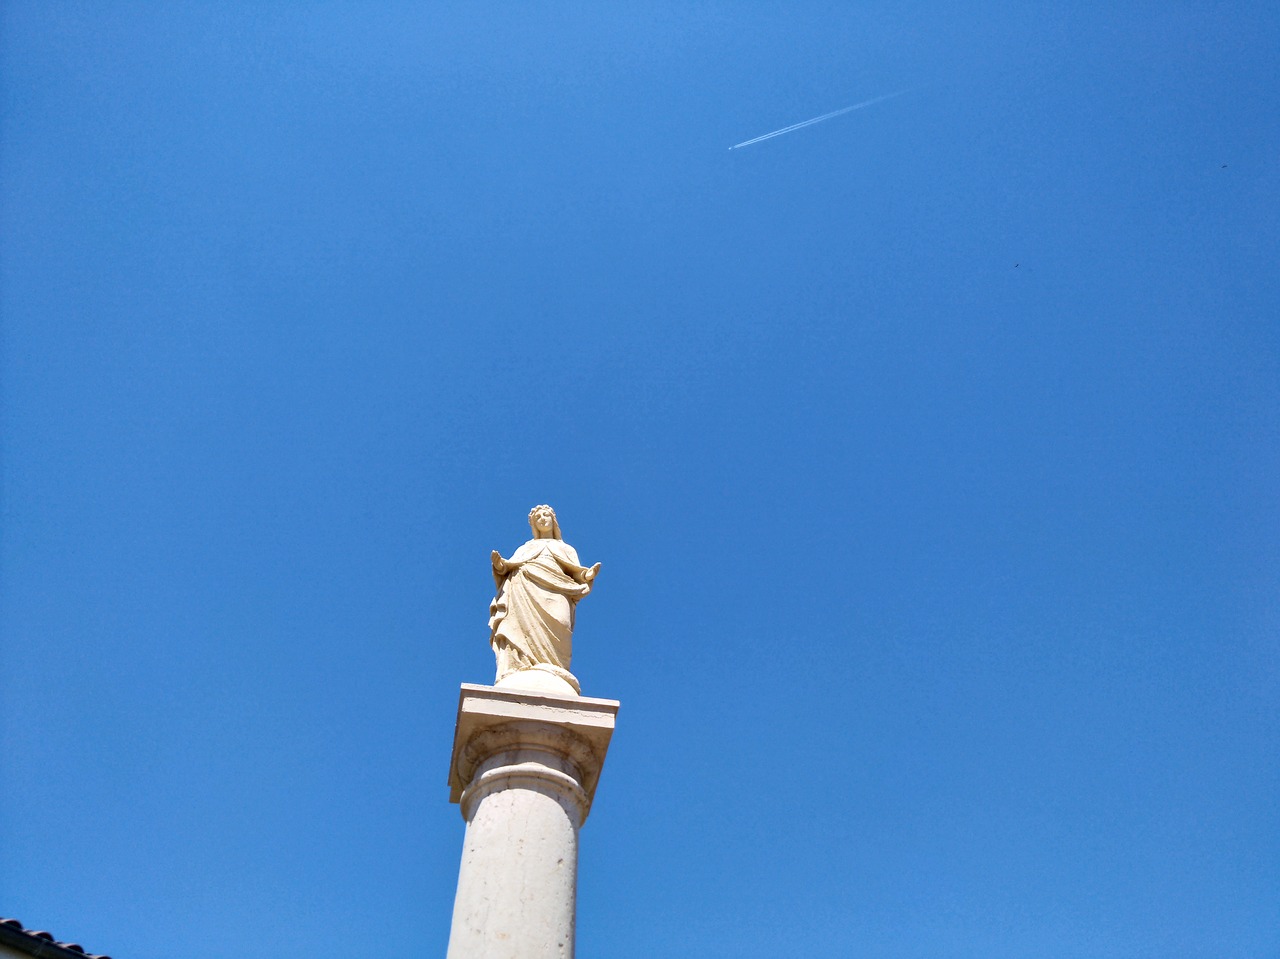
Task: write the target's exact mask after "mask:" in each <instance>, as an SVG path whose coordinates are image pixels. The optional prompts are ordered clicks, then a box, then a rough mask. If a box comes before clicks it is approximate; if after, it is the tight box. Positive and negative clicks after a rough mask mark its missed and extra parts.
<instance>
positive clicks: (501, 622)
mask: <svg viewBox="0 0 1280 959" xmlns="http://www.w3.org/2000/svg"><path fill="white" fill-rule="evenodd" d="M507 562H508V564H509V565H508V571H507V573H506V574H505V575H503V574H499V573H496V572H495V573H494V576H493V578H494V582H495V583H496V584H497V587H498V593H497V595H496V596H494V598H493V602H492V603H490V604H489V637H490V638H489V642H490V643H491V644H492V645H493V648H494V651H495V652H496V653H497V654H498V663H499V670H498V671H499V677H498V678H499V679H501V678H502V675H503V674H505V673H507V672H512V671H513V670H515V669H519V668H524V667H527V666H533V665H535V664H538V663H546V664H548V665H551V666H555V667H557V668H558V669H563V670H565V671H566V672H567V671H568V669H569V659H570V657H571V656H572V655H573V620H574V612H575V607H576V605H577V603H578V600H580V599H582V597H583V596H586V595H587V593H589V592H591V584H590V583H584V582H582V575H583V573H585V572H586V568H585V567H584V566H582V565H581V564H580V563H579V562H578V554H577V553H576V552H575V551H574V548H573V547H572V546H570V545H569V544H568V543H566V542H564V541H563V540H559V539H531V540H529V541H528V542H527V543H525V544H524V545H523V546H521V547H520V548H519V549H518V550H516V551H515V553H514V554H513V555H512V557H511V559H510V560H508V561H507ZM512 652H514V653H515V655H514V656H512V655H510V653H512ZM504 653H505V654H507V655H504Z"/></svg>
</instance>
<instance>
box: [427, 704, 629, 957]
mask: <svg viewBox="0 0 1280 959" xmlns="http://www.w3.org/2000/svg"><path fill="white" fill-rule="evenodd" d="M617 712H618V703H616V702H614V701H613V700H609V699H588V698H585V697H581V696H574V695H561V694H558V693H547V692H534V691H529V690H523V689H516V688H510V687H509V686H508V685H507V684H505V683H504V685H503V687H501V688H499V687H493V686H473V685H469V684H464V685H463V687H462V693H461V696H460V700H459V703H458V724H457V728H456V731H455V733H454V742H453V760H452V764H451V766H450V769H449V787H450V791H451V795H450V799H451V801H453V802H457V803H459V804H460V805H461V808H462V815H463V818H464V819H466V821H467V833H466V838H465V840H464V842H463V848H462V868H461V870H460V871H459V874H458V893H457V897H456V899H455V900H454V905H453V927H452V929H451V931H450V933H449V953H448V959H572V956H573V941H574V910H575V902H576V897H577V873H578V830H579V829H580V828H581V826H582V823H583V822H584V821H585V820H586V818H587V813H588V812H589V811H590V809H591V800H592V798H593V797H594V796H595V789H596V782H597V781H598V780H599V778H600V768H601V766H602V765H603V763H604V756H605V751H606V750H607V749H608V747H609V738H610V736H611V735H612V734H613V725H614V717H615V716H616V714H617Z"/></svg>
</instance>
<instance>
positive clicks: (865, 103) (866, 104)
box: [729, 87, 915, 150]
mask: <svg viewBox="0 0 1280 959" xmlns="http://www.w3.org/2000/svg"><path fill="white" fill-rule="evenodd" d="M913 89H915V88H914V87H908V88H907V89H905V90H898V91H896V92H894V93H886V94H885V95H884V96H882V97H872V98H871V99H870V100H863V101H862V102H861V103H855V104H854V105H853V106H851V107H844V108H842V109H840V110H832V111H831V112H830V113H824V114H823V115H822V116H820V117H814V118H813V119H812V120H801V121H800V122H799V123H793V124H791V126H789V127H783V128H782V129H781V130H774V131H773V132H772V133H766V134H765V135H764V136H759V137H754V138H753V139H750V140H743V141H742V142H741V143H735V144H734V145H733V146H731V147H729V149H730V150H737V149H738V148H739V147H749V146H751V144H753V143H759V142H760V141H761V140H772V139H773V138H774V137H780V136H782V134H784V133H791V132H792V131H793V130H799V129H801V128H802V127H811V126H813V125H814V124H815V123H821V122H822V121H823V120H830V119H831V118H832V117H838V116H840V114H842V113H848V112H849V111H851V110H861V109H862V108H863V107H869V106H871V104H873V103H880V102H881V101H883V100H891V99H893V98H894V97H900V96H902V95H903V94H904V93H910V92H911V91H912V90H913Z"/></svg>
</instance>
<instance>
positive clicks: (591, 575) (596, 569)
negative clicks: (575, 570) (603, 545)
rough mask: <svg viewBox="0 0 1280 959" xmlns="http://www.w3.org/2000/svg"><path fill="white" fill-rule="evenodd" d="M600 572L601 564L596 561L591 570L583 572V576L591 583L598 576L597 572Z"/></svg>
mask: <svg viewBox="0 0 1280 959" xmlns="http://www.w3.org/2000/svg"><path fill="white" fill-rule="evenodd" d="M598 572H600V564H599V563H596V564H595V565H594V566H592V567H591V568H590V569H589V570H587V571H586V572H585V573H583V574H582V578H583V580H585V581H586V582H588V583H589V582H591V581H592V580H593V579H595V578H596V573H598Z"/></svg>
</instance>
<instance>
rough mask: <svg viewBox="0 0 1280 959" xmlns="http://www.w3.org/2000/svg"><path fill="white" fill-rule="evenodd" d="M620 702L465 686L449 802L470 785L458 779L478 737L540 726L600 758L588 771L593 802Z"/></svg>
mask: <svg viewBox="0 0 1280 959" xmlns="http://www.w3.org/2000/svg"><path fill="white" fill-rule="evenodd" d="M617 715H618V702H617V700H614V699H591V698H589V697H587V696H552V695H548V694H546V693H535V692H529V691H526V690H522V689H499V688H497V687H495V686H478V685H473V684H471V683H463V684H462V689H461V691H460V693H459V695H458V722H457V726H456V727H455V728H454V733H453V756H452V757H451V758H450V760H449V801H450V802H454V803H456V802H458V800H459V799H460V798H461V796H462V790H463V788H464V787H465V786H466V783H464V782H462V781H461V777H460V776H459V775H458V757H459V754H460V753H461V751H462V750H463V749H464V748H466V745H467V743H469V742H470V741H471V740H472V739H473V738H474V737H475V736H477V735H479V734H480V733H482V732H484V731H485V730H487V729H491V728H493V727H496V726H503V725H506V724H508V723H538V724H546V725H549V726H554V727H557V728H559V729H562V730H564V731H566V732H569V733H572V734H574V735H575V736H577V737H578V738H580V739H582V740H583V741H584V742H585V743H586V744H587V745H588V746H589V747H590V748H591V752H592V754H593V755H594V757H595V762H594V763H592V764H590V765H591V768H588V769H583V770H582V775H583V778H584V782H583V783H582V787H583V789H584V790H586V793H587V797H588V801H590V800H591V798H593V797H594V796H595V791H596V782H597V781H598V780H599V778H600V768H601V767H602V766H603V765H604V755H605V752H606V751H607V750H608V749H609V739H610V737H612V736H613V726H614V720H615V718H616V717H617Z"/></svg>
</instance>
